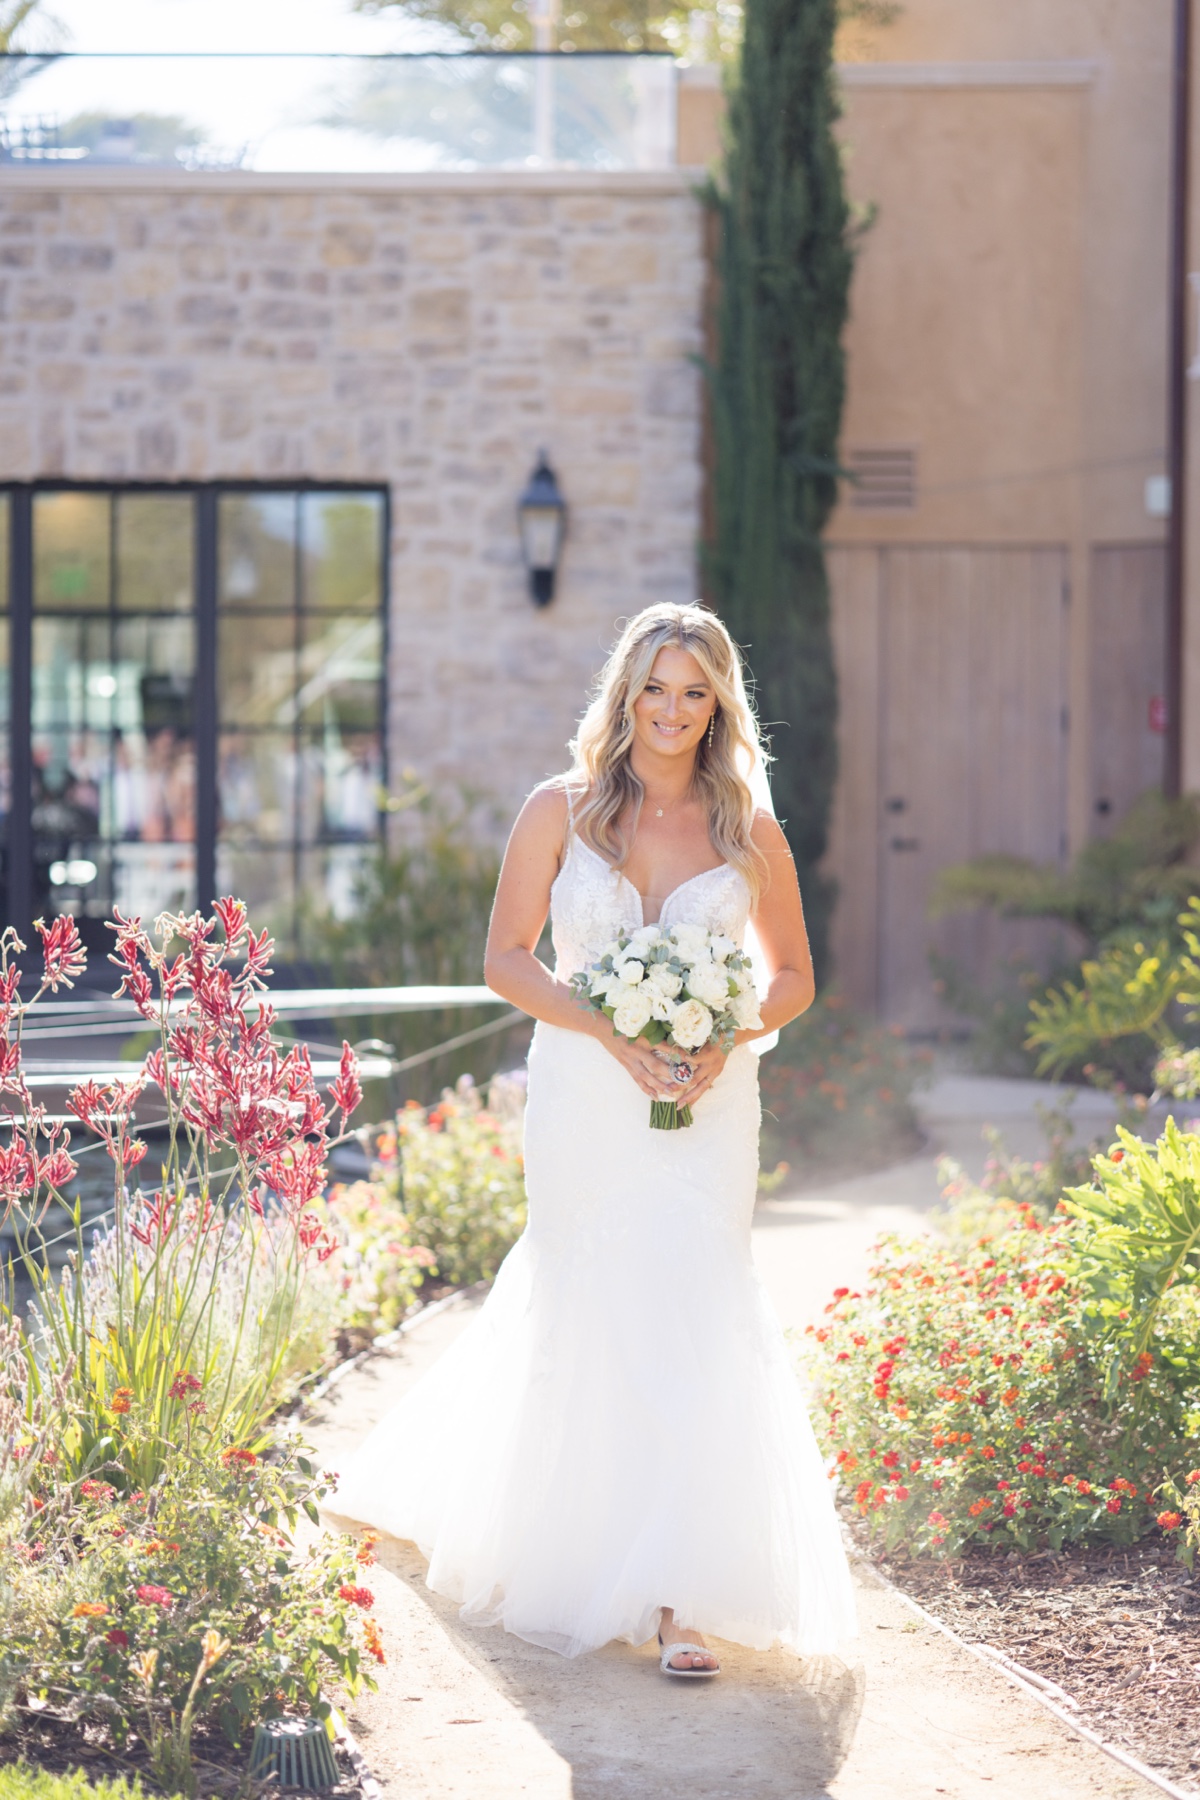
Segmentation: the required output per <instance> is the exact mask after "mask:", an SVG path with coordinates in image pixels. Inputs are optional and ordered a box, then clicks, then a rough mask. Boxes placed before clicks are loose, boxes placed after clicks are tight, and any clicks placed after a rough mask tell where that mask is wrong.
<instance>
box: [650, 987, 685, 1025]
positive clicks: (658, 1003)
mask: <svg viewBox="0 0 1200 1800" xmlns="http://www.w3.org/2000/svg"><path fill="white" fill-rule="evenodd" d="M641 991H642V992H643V993H646V994H649V996H650V1005H651V1006H652V1008H653V1011H652V1012H651V1014H650V1016H651V1018H652V1019H661V1020H662V1022H663V1024H664V1025H670V1024H672V1023H673V1022H674V1019H675V1014H676V1013H677V1012H678V1011H679V1008H678V1006H677V1005H676V1004H675V1002H674V1000H672V999H671V998H670V997H669V996H668V995H666V994H660V993H657V992H656V991H655V990H654V988H652V987H651V986H650V984H649V982H647V984H646V986H645V987H644V988H643V989H642V990H641Z"/></svg>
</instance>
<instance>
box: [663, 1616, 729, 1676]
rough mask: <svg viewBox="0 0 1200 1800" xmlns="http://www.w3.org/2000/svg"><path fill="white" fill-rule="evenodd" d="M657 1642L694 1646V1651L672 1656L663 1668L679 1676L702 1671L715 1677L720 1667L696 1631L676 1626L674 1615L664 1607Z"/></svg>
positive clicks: (682, 1651) (681, 1651) (680, 1652)
mask: <svg viewBox="0 0 1200 1800" xmlns="http://www.w3.org/2000/svg"><path fill="white" fill-rule="evenodd" d="M658 1641H659V1643H660V1644H661V1645H664V1646H665V1645H667V1644H694V1645H695V1646H696V1648H695V1650H694V1651H692V1652H689V1651H687V1650H680V1651H679V1652H677V1654H676V1655H674V1656H672V1658H671V1660H670V1662H668V1663H665V1664H664V1665H663V1666H664V1668H666V1669H676V1670H678V1671H679V1673H680V1674H683V1675H688V1674H692V1673H695V1672H697V1671H701V1670H703V1671H704V1672H705V1673H706V1674H710V1675H715V1674H716V1673H717V1671H718V1669H719V1668H720V1667H721V1665H720V1663H719V1662H718V1661H717V1659H716V1657H715V1656H714V1655H713V1653H712V1651H711V1650H710V1649H709V1648H708V1647H707V1645H706V1644H705V1642H704V1639H703V1638H702V1637H701V1635H700V1633H699V1632H698V1631H692V1630H691V1629H690V1627H689V1626H687V1625H676V1623H675V1614H674V1613H673V1612H672V1610H671V1608H670V1607H669V1606H664V1607H663V1611H662V1621H661V1623H660V1625H659V1627H658Z"/></svg>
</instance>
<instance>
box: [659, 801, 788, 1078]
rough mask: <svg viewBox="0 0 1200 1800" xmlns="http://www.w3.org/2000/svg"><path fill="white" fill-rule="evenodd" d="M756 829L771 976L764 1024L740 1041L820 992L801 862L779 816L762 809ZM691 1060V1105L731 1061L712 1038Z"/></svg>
mask: <svg viewBox="0 0 1200 1800" xmlns="http://www.w3.org/2000/svg"><path fill="white" fill-rule="evenodd" d="M752 835H753V838H754V842H755V844H756V845H757V846H758V848H759V849H760V850H761V851H762V853H763V855H764V856H765V857H766V859H767V874H766V878H765V881H764V884H763V890H762V893H761V894H760V895H759V900H758V905H757V906H756V907H755V909H754V913H753V915H752V916H753V922H754V929H755V931H756V933H757V934H758V941H759V944H760V945H761V947H762V952H763V956H764V958H765V959H766V964H767V969H768V971H769V974H770V982H769V985H768V987H767V991H766V993H765V994H760V995H759V1007H758V1010H759V1012H760V1013H761V1015H762V1029H761V1030H758V1031H739V1032H738V1033H737V1034H736V1036H735V1037H734V1040H733V1041H734V1043H735V1044H749V1043H751V1042H752V1041H753V1040H754V1039H755V1038H760V1037H766V1036H767V1034H768V1033H769V1032H772V1031H778V1030H779V1028H780V1027H781V1026H782V1025H786V1024H787V1023H788V1022H789V1020H791V1019H795V1018H797V1017H799V1015H800V1014H801V1013H802V1012H805V1011H806V1010H807V1009H808V1008H809V1007H810V1006H811V1005H812V1003H813V997H814V995H815V993H816V984H815V983H814V981H813V966H812V955H811V953H810V951H809V948H808V932H807V931H806V930H805V927H804V907H803V905H802V904H801V901H800V883H799V882H798V881H797V879H796V865H795V863H794V862H793V860H792V853H791V851H790V850H789V848H788V842H787V839H786V838H785V837H784V835H783V832H782V831H781V829H780V827H779V822H778V820H776V819H774V818H772V817H771V814H770V813H767V812H760V813H759V814H758V815H757V817H756V819H755V821H754V830H753V834H752ZM688 1060H689V1061H690V1062H691V1064H692V1066H693V1068H694V1069H695V1071H696V1073H695V1075H694V1077H693V1079H692V1080H691V1081H690V1082H689V1083H688V1086H687V1087H686V1088H685V1089H684V1091H683V1092H682V1094H678V1095H677V1097H678V1099H679V1102H680V1104H681V1105H691V1104H692V1102H693V1101H696V1100H698V1099H699V1098H700V1096H701V1094H704V1093H707V1091H708V1089H709V1088H710V1087H711V1086H712V1084H713V1082H714V1081H715V1080H716V1079H717V1076H718V1075H719V1074H720V1073H721V1070H722V1069H723V1068H724V1066H725V1053H724V1051H722V1050H721V1049H719V1048H718V1047H717V1046H716V1045H715V1044H710V1045H706V1047H705V1048H704V1049H703V1050H701V1051H700V1052H699V1054H698V1055H696V1056H692V1057H689V1059H688Z"/></svg>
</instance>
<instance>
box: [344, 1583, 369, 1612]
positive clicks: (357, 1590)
mask: <svg viewBox="0 0 1200 1800" xmlns="http://www.w3.org/2000/svg"><path fill="white" fill-rule="evenodd" d="M338 1599H339V1600H345V1601H346V1602H347V1603H348V1604H349V1605H350V1606H364V1607H365V1606H374V1604H375V1596H374V1594H373V1593H372V1592H371V1590H370V1588H365V1587H354V1586H352V1585H351V1583H350V1582H348V1581H347V1582H343V1584H342V1586H341V1587H340V1588H339V1589H338Z"/></svg>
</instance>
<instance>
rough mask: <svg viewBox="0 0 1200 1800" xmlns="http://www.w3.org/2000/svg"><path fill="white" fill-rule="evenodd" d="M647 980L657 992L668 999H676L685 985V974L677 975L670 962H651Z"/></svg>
mask: <svg viewBox="0 0 1200 1800" xmlns="http://www.w3.org/2000/svg"><path fill="white" fill-rule="evenodd" d="M646 980H647V981H648V982H649V983H650V986H651V987H652V988H653V989H654V991H655V993H656V994H663V995H665V997H666V998H667V999H668V1000H674V998H675V996H676V995H677V994H678V992H679V990H680V988H681V987H682V986H683V976H682V975H677V974H676V973H675V971H674V969H673V968H672V967H671V965H670V963H651V965H650V969H649V972H648V973H647V976H646Z"/></svg>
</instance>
